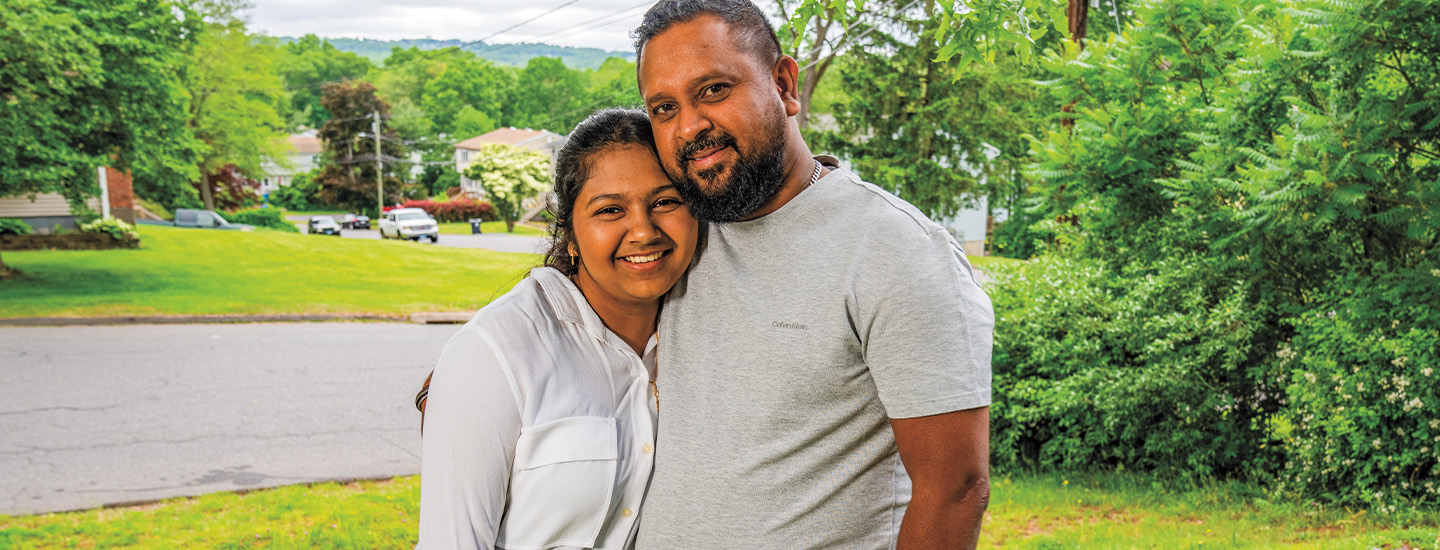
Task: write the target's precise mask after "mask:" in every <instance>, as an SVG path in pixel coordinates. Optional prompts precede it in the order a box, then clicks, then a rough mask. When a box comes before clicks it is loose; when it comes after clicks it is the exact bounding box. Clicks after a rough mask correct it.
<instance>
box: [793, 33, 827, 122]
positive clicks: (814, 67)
mask: <svg viewBox="0 0 1440 550" xmlns="http://www.w3.org/2000/svg"><path fill="white" fill-rule="evenodd" d="M825 13H826V14H827V16H833V15H834V13H835V10H825ZM831 24H832V21H829V20H825V21H822V20H821V19H819V18H816V19H815V42H814V43H812V44H810V55H808V56H806V60H805V67H806V69H805V72H804V74H803V76H802V77H801V79H800V90H799V92H800V93H799V96H800V98H799V99H800V112H799V113H797V114H796V115H795V122H797V123H799V124H800V129H801V130H804V129H805V128H808V127H809V126H810V103H811V98H813V97H814V96H815V88H816V87H818V86H819V85H820V78H821V77H824V76H825V69H827V68H829V66H830V62H831V61H833V60H834V59H835V55H836V53H837V52H835V51H831V52H830V55H828V56H825V59H824V60H823V61H822V60H821V58H820V54H821V52H822V51H823V49H824V47H825V37H826V35H828V34H829V33H830V25H831Z"/></svg>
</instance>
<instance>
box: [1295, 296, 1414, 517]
mask: <svg viewBox="0 0 1440 550" xmlns="http://www.w3.org/2000/svg"><path fill="white" fill-rule="evenodd" d="M1307 306H1308V307H1305V308H1304V309H1302V310H1300V311H1299V313H1298V314H1297V315H1296V316H1294V317H1293V318H1291V319H1290V320H1289V322H1290V323H1291V324H1292V325H1293V326H1294V327H1295V336H1294V337H1293V338H1292V339H1291V340H1290V342H1289V343H1288V345H1286V346H1283V347H1281V349H1280V350H1279V352H1278V355H1279V358H1280V360H1281V361H1282V362H1283V364H1284V365H1285V366H1286V367H1287V368H1288V371H1289V375H1290V376H1289V381H1290V386H1289V388H1288V389H1287V395H1288V396H1289V398H1290V407H1288V408H1287V409H1286V410H1285V411H1284V413H1283V414H1282V415H1281V417H1280V419H1279V423H1280V425H1281V426H1283V430H1282V432H1281V433H1280V434H1277V435H1279V436H1281V437H1283V438H1285V441H1286V443H1287V444H1288V447H1289V448H1290V457H1289V460H1287V461H1286V464H1285V472H1286V476H1285V477H1284V479H1283V480H1282V483H1283V484H1285V485H1287V486H1289V487H1291V488H1294V489H1298V490H1299V492H1302V493H1306V494H1314V495H1319V496H1321V497H1322V498H1325V499H1326V500H1330V501H1335V502H1342V503H1347V504H1359V503H1368V504H1370V505H1371V507H1372V508H1375V509H1379V510H1382V511H1387V512H1394V511H1396V509H1397V508H1396V504H1397V503H1398V504H1399V505H1400V507H1401V508H1420V507H1422V506H1432V507H1433V506H1434V505H1436V504H1437V503H1440V463H1437V456H1440V269H1429V268H1418V269H1414V268H1412V269H1408V270H1402V271H1398V272H1390V273H1382V274H1380V275H1377V276H1374V277H1362V276H1358V275H1352V276H1349V277H1346V278H1345V279H1344V280H1342V281H1340V283H1339V284H1336V285H1334V286H1333V288H1332V289H1330V290H1328V291H1326V292H1323V293H1320V294H1319V295H1318V296H1316V297H1315V299H1314V300H1313V301H1312V302H1311V303H1310V304H1307Z"/></svg>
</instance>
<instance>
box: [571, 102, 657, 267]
mask: <svg viewBox="0 0 1440 550" xmlns="http://www.w3.org/2000/svg"><path fill="white" fill-rule="evenodd" d="M627 146H638V147H644V148H645V150H647V151H650V153H651V154H654V153H655V134H654V132H653V131H652V130H651V129H650V118H649V117H648V116H646V115H645V111H640V110H636V109H601V110H599V111H595V113H594V114H592V115H590V116H589V117H587V118H586V119H585V120H582V121H580V123H579V124H576V125H575V129H574V130H571V131H570V136H569V138H568V139H567V140H566V141H565V146H563V147H561V148H560V153H559V154H557V155H556V158H555V202H554V203H553V204H551V205H550V213H551V214H552V215H553V216H554V218H555V221H554V222H553V223H551V224H550V250H549V251H547V252H546V253H545V266H546V267H553V268H555V269H557V270H559V271H560V272H561V273H564V274H565V275H567V276H568V275H574V274H575V273H576V272H577V271H578V269H577V267H576V265H575V263H574V262H573V261H572V260H571V257H570V244H571V243H572V241H573V240H574V238H575V237H574V235H575V233H574V230H573V229H574V223H575V222H574V215H575V199H576V198H578V197H579V196H580V189H582V188H584V187H585V182H586V181H587V180H589V179H590V171H591V170H592V169H593V168H594V166H595V157H596V156H597V155H599V154H600V153H604V152H606V151H610V150H613V149H618V148H622V147H627ZM656 162H659V160H658V157H657V160H656Z"/></svg>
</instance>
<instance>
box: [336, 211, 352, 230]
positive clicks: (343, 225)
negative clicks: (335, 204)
mask: <svg viewBox="0 0 1440 550" xmlns="http://www.w3.org/2000/svg"><path fill="white" fill-rule="evenodd" d="M336 221H338V222H340V229H354V228H355V215H354V214H345V215H342V216H340V219H338V220H336Z"/></svg>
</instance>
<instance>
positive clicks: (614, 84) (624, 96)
mask: <svg viewBox="0 0 1440 550" xmlns="http://www.w3.org/2000/svg"><path fill="white" fill-rule="evenodd" d="M585 76H586V77H587V79H588V81H589V83H588V84H587V88H586V95H587V96H588V98H589V99H588V100H587V101H588V103H589V104H590V105H592V106H594V109H597V110H598V109H604V108H608V107H636V106H639V105H641V104H642V103H644V102H643V101H641V100H640V85H639V83H638V82H636V81H635V62H634V61H626V60H624V59H621V58H619V57H610V58H606V59H605V62H604V63H601V64H600V67H599V68H597V69H595V70H593V71H585ZM567 132H568V130H567ZM561 133H566V132H561Z"/></svg>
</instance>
